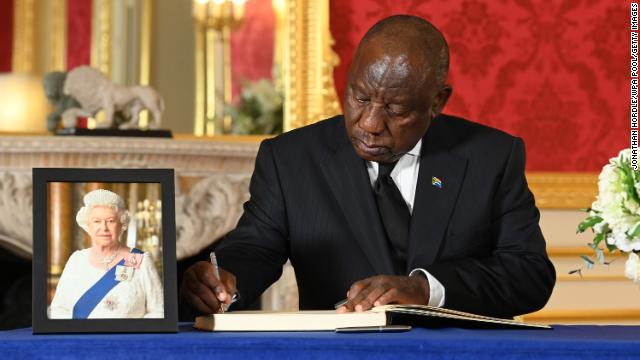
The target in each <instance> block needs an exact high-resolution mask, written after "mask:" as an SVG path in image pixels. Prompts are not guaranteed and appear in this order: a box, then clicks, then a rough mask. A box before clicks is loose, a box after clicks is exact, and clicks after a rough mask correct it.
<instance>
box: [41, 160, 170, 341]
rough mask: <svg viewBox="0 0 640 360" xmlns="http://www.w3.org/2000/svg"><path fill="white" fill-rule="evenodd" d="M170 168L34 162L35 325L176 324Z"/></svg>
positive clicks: (117, 328)
mask: <svg viewBox="0 0 640 360" xmlns="http://www.w3.org/2000/svg"><path fill="white" fill-rule="evenodd" d="M174 200H175V191H174V171H173V170H172V169H71V168H69V169H56V168H40V169H38V168H37V169H33V332H34V333H61V332H176V331H177V327H178V324H177V313H178V311H177V291H176V248H175V246H176V225H175V204H174Z"/></svg>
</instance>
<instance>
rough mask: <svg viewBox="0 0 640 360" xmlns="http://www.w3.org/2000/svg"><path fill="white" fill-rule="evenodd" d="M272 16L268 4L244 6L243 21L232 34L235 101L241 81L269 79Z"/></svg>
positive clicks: (256, 0)
mask: <svg viewBox="0 0 640 360" xmlns="http://www.w3.org/2000/svg"><path fill="white" fill-rule="evenodd" d="M274 32H275V14H274V12H273V5H272V3H271V0H251V1H247V2H246V4H245V20H244V22H243V23H242V25H241V26H240V27H239V28H238V29H237V30H235V31H234V32H232V33H231V62H232V63H233V66H232V79H233V80H232V88H233V98H234V99H235V100H237V99H238V95H239V94H240V91H241V89H242V83H243V82H244V81H255V80H259V79H262V78H267V79H271V69H272V68H273V45H274V40H275V39H274Z"/></svg>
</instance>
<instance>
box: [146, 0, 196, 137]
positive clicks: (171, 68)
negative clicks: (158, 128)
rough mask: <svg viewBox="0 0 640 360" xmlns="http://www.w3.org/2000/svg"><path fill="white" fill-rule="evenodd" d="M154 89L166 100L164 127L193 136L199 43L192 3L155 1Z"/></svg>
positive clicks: (152, 73) (152, 81) (153, 38)
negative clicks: (196, 53)
mask: <svg viewBox="0 0 640 360" xmlns="http://www.w3.org/2000/svg"><path fill="white" fill-rule="evenodd" d="M152 29H153V30H152V36H151V38H152V39H151V41H152V46H151V86H153V87H155V88H156V89H157V90H158V91H159V92H160V94H162V97H163V98H164V101H165V112H164V114H163V115H162V127H163V128H167V129H171V130H172V131H173V132H174V133H193V120H194V108H195V70H194V64H195V63H194V61H195V54H194V53H195V41H194V29H193V19H192V17H191V1H173V0H170V1H164V0H163V1H154V2H153V21H152Z"/></svg>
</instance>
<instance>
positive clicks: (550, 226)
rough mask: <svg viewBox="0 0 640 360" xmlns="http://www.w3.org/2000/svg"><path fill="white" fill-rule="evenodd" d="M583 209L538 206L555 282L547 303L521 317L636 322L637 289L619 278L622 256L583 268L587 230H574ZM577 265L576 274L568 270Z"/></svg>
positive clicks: (638, 321) (639, 294) (549, 320)
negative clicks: (553, 266)
mask: <svg viewBox="0 0 640 360" xmlns="http://www.w3.org/2000/svg"><path fill="white" fill-rule="evenodd" d="M584 217H585V213H584V212H581V211H578V210H545V209H543V210H542V211H541V219H540V226H541V227H542V231H543V233H544V235H545V238H546V240H547V251H548V252H549V255H550V257H551V260H552V262H553V264H554V265H555V267H556V273H557V279H558V280H557V283H556V287H555V289H554V291H553V294H552V296H551V299H550V300H549V302H548V304H547V306H546V307H545V308H544V309H543V310H541V311H539V312H537V313H534V314H531V315H529V316H525V319H526V320H528V321H539V322H545V323H610V324H640V288H639V287H638V286H637V285H635V284H633V282H631V281H630V280H628V279H627V278H625V277H624V263H625V261H626V257H622V256H613V257H610V259H609V256H607V258H608V260H611V259H615V260H614V261H613V263H612V264H611V265H609V266H605V265H599V266H596V267H594V268H593V269H591V270H587V269H584V266H583V261H582V260H581V259H580V258H579V255H580V254H584V255H591V254H592V253H591V252H590V251H589V248H587V247H586V246H585V245H586V244H587V243H589V242H590V241H591V240H592V236H591V233H585V234H576V228H577V225H578V223H579V222H580V221H582V219H584ZM580 267H582V268H583V270H582V275H583V277H582V278H581V277H580V276H579V275H569V274H568V272H569V271H571V270H574V269H578V268H580Z"/></svg>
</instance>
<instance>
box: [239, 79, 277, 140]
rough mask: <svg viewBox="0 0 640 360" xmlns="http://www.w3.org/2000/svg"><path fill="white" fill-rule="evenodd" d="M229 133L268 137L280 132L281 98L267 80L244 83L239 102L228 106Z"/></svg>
mask: <svg viewBox="0 0 640 360" xmlns="http://www.w3.org/2000/svg"><path fill="white" fill-rule="evenodd" d="M228 113H229V114H230V115H231V117H232V119H233V127H232V130H231V132H232V133H233V134H238V135H268V134H278V133H281V132H282V124H283V118H284V107H283V96H282V93H281V92H280V91H278V90H277V89H276V87H275V85H274V83H273V81H271V80H269V79H260V80H258V81H253V82H244V83H243V88H242V94H241V96H240V101H239V103H238V104H237V105H233V106H230V108H229V111H228Z"/></svg>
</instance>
